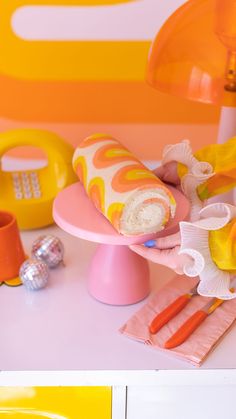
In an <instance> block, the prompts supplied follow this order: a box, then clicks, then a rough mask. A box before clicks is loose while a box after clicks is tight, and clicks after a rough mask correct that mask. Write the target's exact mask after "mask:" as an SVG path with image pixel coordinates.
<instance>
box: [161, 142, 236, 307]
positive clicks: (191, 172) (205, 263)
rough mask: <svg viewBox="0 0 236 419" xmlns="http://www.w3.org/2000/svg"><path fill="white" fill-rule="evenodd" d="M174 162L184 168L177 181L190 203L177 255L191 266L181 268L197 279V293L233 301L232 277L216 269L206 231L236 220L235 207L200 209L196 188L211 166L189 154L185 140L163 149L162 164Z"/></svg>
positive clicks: (212, 206) (208, 206) (222, 206)
mask: <svg viewBox="0 0 236 419" xmlns="http://www.w3.org/2000/svg"><path fill="white" fill-rule="evenodd" d="M171 161H176V162H178V163H182V164H184V165H185V166H187V168H188V173H187V174H186V175H185V176H183V178H182V180H181V187H182V190H183V192H184V194H185V195H186V197H187V198H188V199H189V201H190V203H191V212H190V222H186V221H184V222H180V232H181V247H180V251H179V254H186V255H189V256H190V257H191V260H192V263H191V262H188V264H186V265H185V266H184V273H185V274H186V275H187V276H189V277H195V276H199V278H200V282H199V285H198V293H199V294H200V295H203V296H206V297H217V298H221V299H224V300H228V299H233V298H236V293H235V292H231V291H230V282H231V280H232V278H233V276H232V275H231V274H230V273H229V272H226V271H222V270H220V269H219V268H218V267H217V265H216V264H215V263H214V261H213V260H212V257H211V252H210V247H209V231H212V230H219V229H221V228H223V227H224V226H225V225H227V224H228V223H229V222H230V221H231V220H232V218H234V217H236V207H235V206H233V205H230V204H224V203H214V204H210V205H207V206H205V207H204V202H203V201H201V200H200V199H199V197H198V194H197V187H198V186H199V185H200V184H201V183H203V182H205V181H206V180H207V179H209V178H210V177H211V176H213V175H214V172H213V168H212V166H211V165H210V164H209V163H207V162H199V161H198V160H197V159H196V158H195V157H194V156H193V153H192V149H191V147H190V144H189V141H188V140H184V141H182V142H181V143H178V144H174V145H170V146H167V147H166V148H165V149H164V152H163V159H162V164H163V165H164V164H166V163H169V162H171Z"/></svg>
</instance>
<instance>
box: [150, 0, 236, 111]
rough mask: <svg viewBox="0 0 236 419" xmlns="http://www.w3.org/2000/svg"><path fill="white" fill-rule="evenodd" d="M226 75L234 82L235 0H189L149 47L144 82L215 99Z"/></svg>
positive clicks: (219, 97)
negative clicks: (145, 80) (145, 79)
mask: <svg viewBox="0 0 236 419" xmlns="http://www.w3.org/2000/svg"><path fill="white" fill-rule="evenodd" d="M230 78H231V79H232V78H234V79H235V81H236V2H235V0H189V1H188V2H186V3H185V4H184V5H183V6H181V7H180V8H179V9H177V10H176V12H175V13H174V14H173V15H171V16H170V18H169V19H168V20H167V21H166V23H165V24H164V26H163V27H162V28H161V30H160V32H159V33H158V34H157V36H156V38H155V40H154V42H153V44H152V46H151V50H150V54H149V60H148V68H147V81H148V83H149V84H151V85H152V86H153V87H155V88H156V89H158V90H161V91H163V92H166V93H170V94H174V95H178V96H182V97H186V98H188V99H192V100H195V101H201V102H205V103H213V104H220V103H222V100H223V97H224V93H225V86H226V84H227V80H228V79H230ZM235 86H236V84H235Z"/></svg>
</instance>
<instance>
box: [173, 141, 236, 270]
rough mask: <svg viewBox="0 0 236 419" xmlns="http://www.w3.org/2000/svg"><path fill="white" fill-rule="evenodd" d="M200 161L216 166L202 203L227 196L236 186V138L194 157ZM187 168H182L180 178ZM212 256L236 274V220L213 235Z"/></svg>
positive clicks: (202, 189) (201, 190)
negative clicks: (221, 195)
mask: <svg viewBox="0 0 236 419" xmlns="http://www.w3.org/2000/svg"><path fill="white" fill-rule="evenodd" d="M194 157H196V159H197V160H199V161H205V162H208V163H210V164H211V165H212V168H213V171H214V173H215V174H214V175H213V176H212V177H211V178H209V179H208V180H207V181H206V182H204V183H203V184H201V185H200V186H198V189H197V191H198V195H199V198H200V199H201V200H206V199H208V198H211V197H213V196H216V195H219V194H222V193H225V192H227V191H229V190H231V189H233V188H234V187H236V137H234V138H231V139H230V140H228V141H227V142H226V143H224V144H212V145H209V146H207V147H204V148H202V149H201V150H199V151H198V152H197V153H195V154H194ZM186 172H187V168H186V166H183V165H178V173H179V175H180V177H182V176H183V175H184V174H186ZM209 242H210V249H211V256H212V259H213V261H214V262H215V264H216V265H217V266H218V268H219V269H221V270H225V271H230V272H235V273H236V219H233V220H232V221H231V222H230V223H229V224H227V225H226V226H225V227H223V228H222V229H220V230H215V231H211V232H210V233H209Z"/></svg>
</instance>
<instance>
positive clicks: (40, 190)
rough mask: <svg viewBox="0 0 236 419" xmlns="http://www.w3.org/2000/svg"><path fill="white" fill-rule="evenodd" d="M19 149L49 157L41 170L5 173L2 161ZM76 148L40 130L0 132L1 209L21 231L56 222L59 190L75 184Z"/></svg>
mask: <svg viewBox="0 0 236 419" xmlns="http://www.w3.org/2000/svg"><path fill="white" fill-rule="evenodd" d="M20 146H33V147H37V148H40V149H41V150H42V151H43V152H44V153H45V154H46V157H47V166H46V167H43V168H41V169H35V170H25V171H19V170H14V171H12V172H6V171H3V170H2V164H1V160H2V157H3V156H4V154H5V153H6V152H8V151H9V150H11V149H13V148H16V147H20ZM73 152H74V150H73V147H72V146H71V145H70V144H68V143H66V142H65V141H64V140H63V139H62V138H60V137H59V136H58V135H57V134H54V133H52V132H49V131H44V130H38V129H15V130H10V131H7V132H2V133H0V209H4V210H7V211H11V212H13V213H14V214H15V215H16V217H17V221H18V225H19V227H20V228H21V229H33V228H40V227H44V226H47V225H50V224H52V223H53V217H52V205H53V201H54V198H55V197H56V195H57V194H58V192H59V191H60V190H62V189H63V188H65V187H66V186H67V185H69V184H71V183H73V182H76V181H77V177H76V176H75V174H74V172H73V169H72V156H73Z"/></svg>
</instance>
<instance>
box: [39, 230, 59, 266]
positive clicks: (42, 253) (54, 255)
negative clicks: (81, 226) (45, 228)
mask: <svg viewBox="0 0 236 419" xmlns="http://www.w3.org/2000/svg"><path fill="white" fill-rule="evenodd" d="M32 257H33V258H36V259H38V260H42V261H43V262H45V263H46V264H47V265H48V267H49V268H56V267H57V266H58V265H59V264H60V263H63V257H64V246H63V243H62V242H61V240H60V239H58V238H57V237H55V236H40V237H39V238H38V239H37V240H35V242H34V243H33V247H32Z"/></svg>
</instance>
